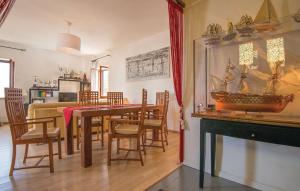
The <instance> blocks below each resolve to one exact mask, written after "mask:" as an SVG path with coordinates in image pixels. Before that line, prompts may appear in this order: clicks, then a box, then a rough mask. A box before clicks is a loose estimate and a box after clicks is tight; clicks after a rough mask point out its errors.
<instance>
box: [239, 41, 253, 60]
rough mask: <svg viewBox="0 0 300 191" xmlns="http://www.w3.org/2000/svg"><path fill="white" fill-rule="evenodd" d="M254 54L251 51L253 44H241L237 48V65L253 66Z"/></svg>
mask: <svg viewBox="0 0 300 191" xmlns="http://www.w3.org/2000/svg"><path fill="white" fill-rule="evenodd" d="M254 55H255V52H254V49H253V43H252V42H249V43H246V44H241V45H240V46H239V64H240V65H247V66H249V65H251V64H253V58H254Z"/></svg>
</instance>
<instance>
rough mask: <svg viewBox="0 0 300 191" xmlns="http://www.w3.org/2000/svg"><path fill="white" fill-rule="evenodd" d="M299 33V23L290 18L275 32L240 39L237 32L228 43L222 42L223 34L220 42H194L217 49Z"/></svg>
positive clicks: (256, 33)
mask: <svg viewBox="0 0 300 191" xmlns="http://www.w3.org/2000/svg"><path fill="white" fill-rule="evenodd" d="M297 31H300V23H296V22H294V21H293V20H292V19H291V18H290V19H289V20H287V21H284V22H281V24H280V25H279V26H278V28H277V30H276V31H265V32H257V31H255V32H253V33H252V34H251V36H250V37H241V34H240V33H238V32H237V31H236V32H237V36H236V37H235V38H234V39H233V40H230V41H225V40H223V37H224V36H225V35H224V34H223V35H221V36H220V39H221V40H220V41H218V42H216V43H212V44H205V40H204V39H203V38H198V39H195V40H196V41H201V43H203V45H204V46H206V47H208V48H213V47H219V46H230V45H235V44H241V43H247V42H251V41H255V40H259V39H268V38H272V37H274V36H279V35H284V34H287V33H293V32H297Z"/></svg>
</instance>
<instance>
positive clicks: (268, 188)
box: [183, 161, 283, 191]
mask: <svg viewBox="0 0 300 191" xmlns="http://www.w3.org/2000/svg"><path fill="white" fill-rule="evenodd" d="M191 164H192V163H189V162H188V161H185V162H184V164H183V165H185V166H188V167H191V168H194V169H196V170H199V168H195V166H193V165H191ZM205 173H207V174H210V172H208V171H205ZM216 175H217V176H218V177H221V178H224V179H227V180H230V181H233V182H236V183H239V184H242V185H245V186H249V187H252V188H255V189H258V190H263V191H283V190H282V189H281V188H277V187H274V186H272V185H267V184H264V183H261V182H257V181H253V180H246V179H245V178H244V177H239V176H236V175H234V174H232V173H229V172H226V171H220V172H216Z"/></svg>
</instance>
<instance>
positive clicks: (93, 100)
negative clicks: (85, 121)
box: [76, 90, 104, 150]
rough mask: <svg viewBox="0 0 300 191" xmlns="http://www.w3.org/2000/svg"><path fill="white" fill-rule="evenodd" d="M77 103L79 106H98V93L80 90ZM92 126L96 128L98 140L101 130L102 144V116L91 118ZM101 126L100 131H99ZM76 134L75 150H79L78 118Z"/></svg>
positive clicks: (102, 139)
mask: <svg viewBox="0 0 300 191" xmlns="http://www.w3.org/2000/svg"><path fill="white" fill-rule="evenodd" d="M79 105H80V106H83V107H84V106H86V107H88V106H99V105H100V103H99V94H98V92H97V91H89V90H88V91H81V92H79ZM92 127H96V128H97V132H96V133H97V134H96V136H97V137H96V140H94V141H99V140H100V132H101V144H102V146H103V145H104V126H103V116H101V117H94V118H92ZM100 128H101V131H100ZM76 130H77V136H76V146H77V150H79V144H80V132H81V131H80V119H77V129H76Z"/></svg>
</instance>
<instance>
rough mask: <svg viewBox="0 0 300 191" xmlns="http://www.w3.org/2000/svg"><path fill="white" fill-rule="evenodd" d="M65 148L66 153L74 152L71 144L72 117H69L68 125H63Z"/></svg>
mask: <svg viewBox="0 0 300 191" xmlns="http://www.w3.org/2000/svg"><path fill="white" fill-rule="evenodd" d="M64 142H65V149H66V153H67V155H72V154H74V146H73V117H71V119H70V122H69V125H66V126H65V141H64Z"/></svg>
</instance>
